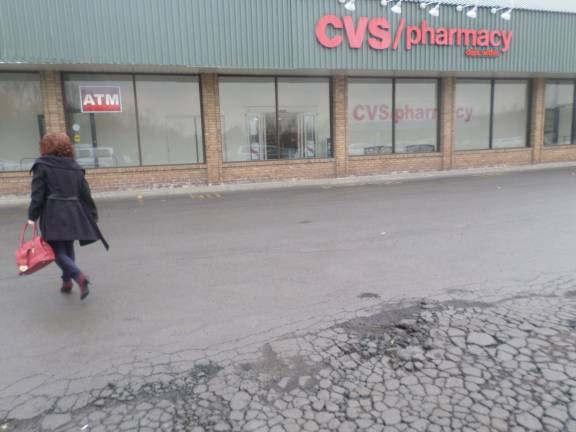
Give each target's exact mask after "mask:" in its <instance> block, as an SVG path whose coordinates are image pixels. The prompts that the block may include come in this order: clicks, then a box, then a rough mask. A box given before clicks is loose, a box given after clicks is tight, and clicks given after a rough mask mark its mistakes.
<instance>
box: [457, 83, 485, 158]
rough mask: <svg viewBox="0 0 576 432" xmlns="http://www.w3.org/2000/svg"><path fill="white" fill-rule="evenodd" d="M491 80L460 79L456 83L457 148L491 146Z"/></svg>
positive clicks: (483, 147) (476, 148)
mask: <svg viewBox="0 0 576 432" xmlns="http://www.w3.org/2000/svg"><path fill="white" fill-rule="evenodd" d="M491 92H492V84H491V82H490V81H480V80H477V81H459V82H458V84H457V85H456V100H455V110H454V124H455V128H454V142H455V145H456V149H457V150H484V149H489V148H490V105H491Z"/></svg>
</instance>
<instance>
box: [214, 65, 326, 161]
mask: <svg viewBox="0 0 576 432" xmlns="http://www.w3.org/2000/svg"><path fill="white" fill-rule="evenodd" d="M220 78H232V79H234V78H239V79H242V78H268V79H272V80H274V106H275V110H276V112H275V122H276V142H277V143H278V142H279V139H280V128H279V127H278V122H279V106H280V105H279V99H278V80H279V79H283V78H287V79H290V78H300V79H305V78H322V79H326V80H328V115H329V117H330V118H329V120H330V125H329V128H328V129H329V131H330V137H329V139H330V152H329V154H330V156H328V157H318V158H317V157H314V158H297V159H255V160H239V161H226V160H225V159H224V150H222V163H224V164H238V163H256V164H258V163H267V162H268V163H270V162H274V163H278V162H289V161H292V162H300V161H322V160H334V132H335V130H334V115H333V114H334V107H333V97H332V95H333V85H334V84H333V77H332V76H329V75H286V74H282V75H273V74H272V75H270V74H264V75H249V74H230V75H229V74H219V75H218V105H219V106H220V121H221V122H222V117H223V116H222V110H221V107H222V105H221V103H220ZM223 126H224V125H223V124H222V123H221V124H220V129H221V131H222V149H224V139H225V138H224V134H225V129H224V127H223Z"/></svg>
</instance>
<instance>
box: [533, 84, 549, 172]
mask: <svg viewBox="0 0 576 432" xmlns="http://www.w3.org/2000/svg"><path fill="white" fill-rule="evenodd" d="M545 92H546V80H545V79H544V78H536V79H534V80H533V81H532V98H531V99H532V106H531V108H530V124H531V126H530V146H531V147H532V163H533V164H538V163H540V162H541V161H542V147H543V146H544V117H545V112H546V106H545V105H546V101H545Z"/></svg>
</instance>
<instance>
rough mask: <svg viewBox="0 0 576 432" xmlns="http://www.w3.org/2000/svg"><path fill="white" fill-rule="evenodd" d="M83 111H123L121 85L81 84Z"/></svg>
mask: <svg viewBox="0 0 576 432" xmlns="http://www.w3.org/2000/svg"><path fill="white" fill-rule="evenodd" d="M80 106H81V107H82V112H83V113H103V112H115V113H120V112H122V97H121V93H120V87H113V86H80Z"/></svg>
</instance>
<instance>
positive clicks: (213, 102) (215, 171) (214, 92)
mask: <svg viewBox="0 0 576 432" xmlns="http://www.w3.org/2000/svg"><path fill="white" fill-rule="evenodd" d="M200 85H201V88H202V118H203V126H204V149H205V154H206V165H207V167H208V183H209V184H218V183H220V182H221V181H222V133H221V130H220V99H219V95H218V75H216V74H202V76H201V78H200Z"/></svg>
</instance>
